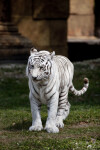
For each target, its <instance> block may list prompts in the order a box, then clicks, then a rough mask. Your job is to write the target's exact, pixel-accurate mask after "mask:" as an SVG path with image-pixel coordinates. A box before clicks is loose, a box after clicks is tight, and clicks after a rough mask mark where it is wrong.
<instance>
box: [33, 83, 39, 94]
mask: <svg viewBox="0 0 100 150" xmlns="http://www.w3.org/2000/svg"><path fill="white" fill-rule="evenodd" d="M33 89H34V91H35V93H36V94H37V95H39V93H38V92H37V90H36V89H35V87H34V85H33Z"/></svg>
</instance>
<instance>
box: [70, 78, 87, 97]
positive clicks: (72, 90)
mask: <svg viewBox="0 0 100 150" xmlns="http://www.w3.org/2000/svg"><path fill="white" fill-rule="evenodd" d="M88 86H89V80H88V78H84V86H83V88H82V89H81V90H79V91H78V90H76V89H75V88H74V85H71V86H70V88H69V90H70V91H71V92H72V93H73V94H74V95H76V96H80V95H82V94H84V93H85V92H86V91H87V89H88Z"/></svg>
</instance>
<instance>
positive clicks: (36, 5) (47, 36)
mask: <svg viewBox="0 0 100 150" xmlns="http://www.w3.org/2000/svg"><path fill="white" fill-rule="evenodd" d="M11 1H12V20H13V22H14V23H15V24H16V25H17V26H18V29H19V32H20V33H21V34H22V35H24V36H26V37H28V38H29V39H30V40H31V41H32V43H33V45H34V46H35V47H36V48H38V49H48V50H50V51H53V50H55V51H56V54H62V55H66V56H67V43H66V36H67V29H66V26H67V17H68V11H69V0H63V1H62V0H50V1H49V0H42V1H41V0H34V1H32V0H25V1H24V0H17V1H15V0H11Z"/></svg>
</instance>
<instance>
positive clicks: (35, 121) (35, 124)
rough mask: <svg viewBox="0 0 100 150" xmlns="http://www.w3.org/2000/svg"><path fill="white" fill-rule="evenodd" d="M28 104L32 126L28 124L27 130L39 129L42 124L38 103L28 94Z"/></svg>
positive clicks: (41, 127)
mask: <svg viewBox="0 0 100 150" xmlns="http://www.w3.org/2000/svg"><path fill="white" fill-rule="evenodd" d="M30 105H31V113H32V126H30V128H29V131H33V130H34V131H41V130H42V129H43V126H42V122H41V116H40V105H39V104H38V103H37V102H36V100H35V98H34V97H33V96H30Z"/></svg>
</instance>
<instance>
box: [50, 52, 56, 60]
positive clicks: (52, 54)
mask: <svg viewBox="0 0 100 150" xmlns="http://www.w3.org/2000/svg"><path fill="white" fill-rule="evenodd" d="M50 55H51V59H53V56H55V51H53V52H52V53H51V54H50Z"/></svg>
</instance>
